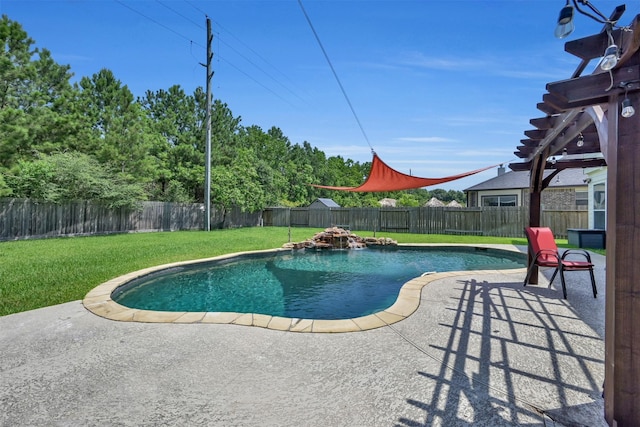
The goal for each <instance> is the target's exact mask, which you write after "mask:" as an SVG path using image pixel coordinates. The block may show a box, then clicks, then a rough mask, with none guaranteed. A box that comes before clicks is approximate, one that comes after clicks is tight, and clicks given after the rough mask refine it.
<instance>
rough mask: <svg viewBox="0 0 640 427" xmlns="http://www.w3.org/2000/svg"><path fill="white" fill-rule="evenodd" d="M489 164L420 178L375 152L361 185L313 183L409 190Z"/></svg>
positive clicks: (370, 189) (361, 189) (359, 189)
mask: <svg viewBox="0 0 640 427" xmlns="http://www.w3.org/2000/svg"><path fill="white" fill-rule="evenodd" d="M495 166H496V165H493V166H488V167H486V168H482V169H476V170H474V171H471V172H465V173H461V174H459V175H453V176H447V177H444V178H420V177H418V176H411V175H407V174H404V173H402V172H398V171H397V170H395V169H392V168H391V167H389V166H388V165H387V164H386V163H385V162H383V161H382V160H380V157H378V155H377V154H376V153H373V162H372V164H371V171H370V172H369V176H368V177H367V179H366V180H365V181H364V182H363V183H362V185H360V186H359V187H333V186H330V185H317V184H311V185H312V186H314V187H316V188H326V189H328V190H338V191H352V192H381V191H399V190H409V189H412V188H422V187H429V186H431V185H437V184H442V183H444V182H449V181H455V180H456V179H460V178H464V177H467V176H470V175H474V174H477V173H480V172H483V171H486V170H488V169H491V168H493V167H495Z"/></svg>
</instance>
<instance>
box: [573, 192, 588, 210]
mask: <svg viewBox="0 0 640 427" xmlns="http://www.w3.org/2000/svg"><path fill="white" fill-rule="evenodd" d="M576 206H589V192H588V191H576Z"/></svg>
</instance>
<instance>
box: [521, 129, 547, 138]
mask: <svg viewBox="0 0 640 427" xmlns="http://www.w3.org/2000/svg"><path fill="white" fill-rule="evenodd" d="M524 134H525V135H526V136H528V137H529V138H531V139H537V140H541V139H542V138H544V136H545V135H546V134H547V131H546V130H545V129H530V130H525V131H524Z"/></svg>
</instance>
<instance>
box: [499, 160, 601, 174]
mask: <svg viewBox="0 0 640 427" xmlns="http://www.w3.org/2000/svg"><path fill="white" fill-rule="evenodd" d="M531 164H532V162H530V161H529V162H522V163H510V164H509V169H511V170H512V171H514V172H525V171H530V170H531ZM602 166H607V162H605V160H604V159H601V158H596V159H569V160H558V161H556V162H555V163H551V162H545V170H546V169H558V170H564V169H582V168H597V167H602Z"/></svg>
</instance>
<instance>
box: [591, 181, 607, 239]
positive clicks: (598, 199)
mask: <svg viewBox="0 0 640 427" xmlns="http://www.w3.org/2000/svg"><path fill="white" fill-rule="evenodd" d="M605 201H606V193H605V185H604V183H602V184H595V185H594V186H593V228H596V229H605V228H606V221H607V217H606V211H605Z"/></svg>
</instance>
